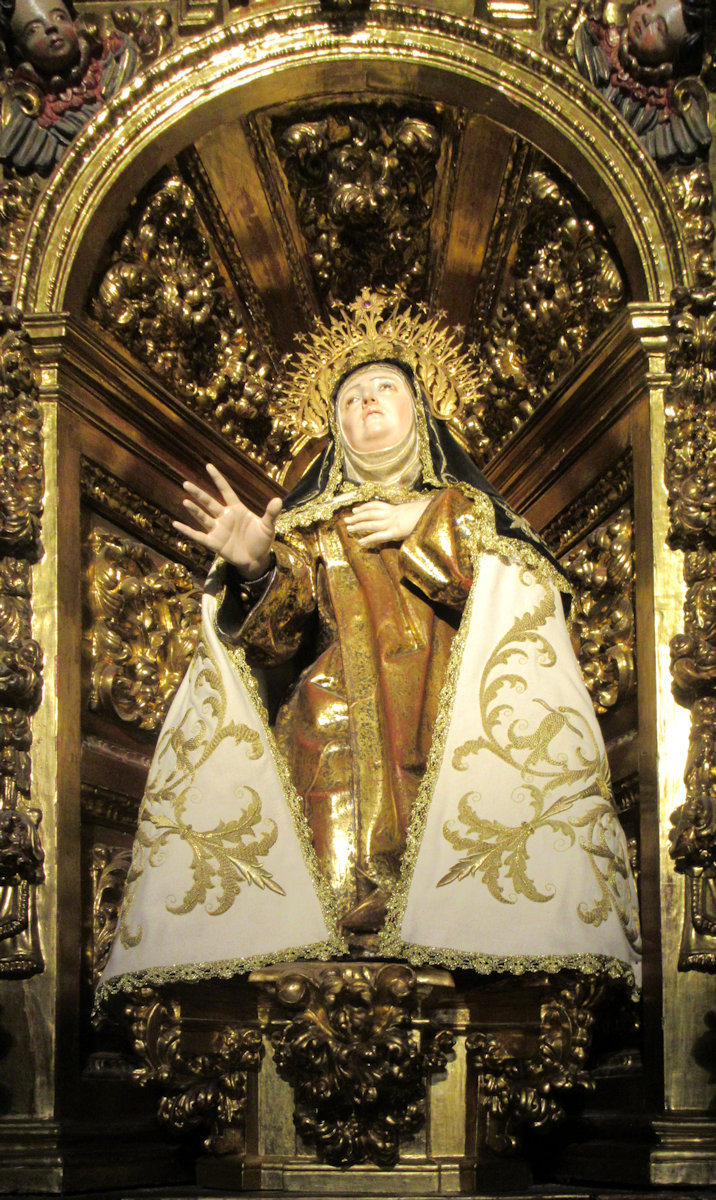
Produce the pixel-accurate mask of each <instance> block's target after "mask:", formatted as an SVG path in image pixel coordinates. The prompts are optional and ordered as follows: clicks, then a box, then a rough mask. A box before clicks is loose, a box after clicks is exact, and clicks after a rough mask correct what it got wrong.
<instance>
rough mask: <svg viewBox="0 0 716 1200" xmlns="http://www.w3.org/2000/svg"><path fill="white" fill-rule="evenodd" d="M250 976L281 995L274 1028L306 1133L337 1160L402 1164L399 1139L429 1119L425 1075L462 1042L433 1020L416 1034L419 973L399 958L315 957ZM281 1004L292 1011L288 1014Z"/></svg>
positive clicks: (282, 1069)
mask: <svg viewBox="0 0 716 1200" xmlns="http://www.w3.org/2000/svg"><path fill="white" fill-rule="evenodd" d="M423 974H425V973H423ZM434 976H435V978H434V980H432V981H431V983H432V986H437V987H439V986H441V985H442V986H445V979H446V975H445V972H442V971H440V972H437V971H436V972H434ZM447 978H448V979H449V977H447ZM251 981H252V982H253V981H255V982H257V983H259V984H260V985H261V986H262V987H263V988H264V989H265V990H267V991H268V992H269V993H270V994H271V995H272V996H273V997H274V999H275V1002H276V1005H277V1010H276V1011H275V1012H274V1014H273V1019H272V1022H271V1024H270V1030H269V1032H270V1037H271V1042H272V1044H273V1047H274V1055H275V1059H276V1065H277V1067H278V1070H279V1073H280V1074H281V1075H282V1076H283V1077H284V1078H286V1079H287V1080H288V1081H289V1082H290V1083H291V1084H292V1085H293V1087H294V1094H295V1105H296V1107H295V1113H294V1123H295V1125H296V1129H297V1130H298V1132H299V1134H300V1135H301V1137H302V1138H303V1139H304V1140H307V1141H309V1142H311V1143H312V1144H313V1145H315V1148H316V1152H317V1154H318V1157H319V1159H320V1160H321V1161H324V1162H327V1163H330V1164H331V1165H332V1166H337V1167H348V1166H353V1165H354V1164H356V1163H361V1162H373V1163H376V1164H377V1165H378V1166H381V1167H391V1166H394V1165H395V1164H396V1163H397V1162H398V1158H399V1153H400V1142H401V1139H403V1138H409V1137H410V1136H411V1135H413V1134H414V1133H415V1132H416V1131H417V1130H418V1129H419V1128H421V1126H422V1125H423V1123H424V1120H425V1113H424V1106H423V1101H424V1097H425V1087H426V1079H427V1077H428V1076H429V1074H430V1072H431V1071H434V1070H442V1069H444V1067H445V1063H446V1056H447V1055H448V1053H449V1052H450V1051H451V1050H452V1047H453V1044H454V1037H453V1035H452V1033H451V1032H449V1031H448V1030H447V1029H438V1028H437V1027H435V1026H432V1025H430V1023H428V1024H427V1028H425V1029H424V1031H423V1038H422V1043H421V1042H419V1041H418V1039H417V1037H416V1033H415V1027H414V1024H413V1020H412V1018H413V1017H414V1015H415V1012H416V1009H417V1008H418V1002H419V996H420V991H421V985H420V981H419V978H418V975H417V973H416V972H415V971H413V970H412V969H411V968H410V967H408V966H405V965H403V964H401V963H354V964H348V963H335V964H332V965H330V966H323V965H322V964H312V965H308V966H306V967H303V968H292V969H290V970H288V971H286V970H284V971H281V969H280V968H278V969H275V970H274V971H271V969H269V970H267V971H264V972H260V971H259V972H255V973H254V975H253V976H252V977H251ZM423 989H424V982H423ZM281 1009H283V1010H284V1011H287V1012H288V1013H289V1014H292V1015H291V1016H290V1017H289V1018H288V1019H286V1018H284V1019H283V1020H281V1019H280V1016H279V1012H280V1010H281Z"/></svg>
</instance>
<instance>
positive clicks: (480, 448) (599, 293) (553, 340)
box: [467, 170, 627, 464]
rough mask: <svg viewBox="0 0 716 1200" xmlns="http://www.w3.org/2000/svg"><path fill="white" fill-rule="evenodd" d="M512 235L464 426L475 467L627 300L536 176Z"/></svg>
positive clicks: (611, 261) (597, 245) (599, 248)
mask: <svg viewBox="0 0 716 1200" xmlns="http://www.w3.org/2000/svg"><path fill="white" fill-rule="evenodd" d="M519 212H520V216H519V220H520V227H519V233H518V236H517V240H516V245H515V250H514V256H513V258H512V259H511V262H510V266H509V270H508V272H507V274H506V277H505V281H504V283H503V286H502V289H501V292H500V296H499V300H498V304H497V309H496V313H495V317H494V319H493V321H492V322H491V324H490V329H489V333H488V335H487V338H486V341H485V342H484V344H483V345H482V346H480V347H476V348H475V349H476V353H477V354H478V357H480V358H481V359H482V360H483V361H484V363H485V366H486V368H487V372H488V376H487V384H486V396H485V403H484V407H483V408H482V411H481V412H476V413H475V414H474V415H473V419H472V421H471V422H470V423H469V425H468V429H467V432H468V436H469V437H470V441H471V449H472V451H473V454H474V456H475V457H476V459H477V460H478V462H479V463H480V464H483V463H485V462H486V461H487V460H488V459H489V458H490V457H491V456H492V455H493V454H495V453H496V452H497V451H498V450H499V449H500V448H501V447H502V446H503V445H504V444H505V442H506V441H508V439H509V438H510V437H511V435H512V434H513V433H515V432H516V430H517V429H519V427H520V426H521V425H522V424H524V422H525V421H526V420H527V418H528V417H529V416H530V415H531V414H532V413H533V412H534V411H535V409H536V408H538V407H539V405H540V404H541V403H542V402H543V400H545V399H546V398H547V396H548V394H549V392H550V390H551V388H552V387H553V385H554V384H555V383H556V382H557V381H558V380H559V379H560V377H561V376H562V375H564V373H565V372H566V371H567V370H568V369H569V368H570V367H571V366H573V364H574V363H576V362H577V360H578V359H579V358H580V356H581V355H582V353H583V352H584V350H585V349H586V348H587V347H588V346H589V345H590V344H591V343H592V342H593V341H594V340H595V338H597V337H598V335H599V334H600V333H601V332H602V330H604V329H605V328H606V326H607V325H608V324H609V322H610V321H611V320H612V318H613V317H614V315H615V313H616V312H617V311H619V309H621V308H622V307H623V306H624V304H625V301H626V299H627V297H626V295H625V287H624V283H623V280H622V277H621V273H620V269H619V266H618V264H617V262H616V259H615V258H614V256H613V254H612V251H611V249H610V247H609V244H608V242H607V238H606V234H605V233H604V232H603V231H602V230H601V229H599V228H598V227H597V225H596V222H595V220H594V218H593V217H592V216H591V215H589V214H588V213H587V211H586V208H585V205H584V203H583V202H582V201H581V200H580V199H579V198H578V197H576V196H571V195H570V194H568V191H567V189H566V187H565V186H564V185H563V184H562V183H561V182H559V181H558V180H557V179H556V178H551V177H550V175H548V174H547V173H546V172H545V171H543V170H539V171H537V170H535V171H532V172H531V173H530V174H529V175H528V177H527V181H526V185H525V189H524V192H523V194H522V196H521V198H520V202H519Z"/></svg>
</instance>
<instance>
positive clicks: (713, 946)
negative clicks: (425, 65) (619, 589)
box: [665, 266, 716, 971]
mask: <svg viewBox="0 0 716 1200" xmlns="http://www.w3.org/2000/svg"><path fill="white" fill-rule="evenodd" d="M670 319H671V345H670V354H669V366H670V367H671V370H672V379H671V385H670V387H669V389H668V392H667V396H666V466H665V475H666V484H667V488H668V493H669V509H670V517H671V526H670V539H671V543H672V545H674V546H678V547H680V548H682V549H684V550H685V551H686V553H685V555H684V578H685V582H686V599H685V604H684V632H683V634H679V635H678V636H677V637H674V638H673V639H672V642H671V662H672V674H673V677H674V691H675V694H676V696H677V699H678V700H679V701H680V702H681V703H682V704H685V705H687V706H689V707H690V708H691V734H690V741H689V752H688V758H687V763H686V772H685V776H684V780H685V784H686V799H685V801H684V803H683V804H682V805H681V806H680V807H679V808H677V809H676V811H675V812H674V813H673V814H672V817H671V820H672V824H673V829H672V832H671V835H670V836H671V856H672V858H673V860H674V866H675V870H677V871H679V872H681V873H682V874H685V875H686V876H687V888H686V912H685V916H684V927H683V936H682V943H681V952H680V957H679V965H680V967H681V968H682V969H686V968H689V967H691V968H700V969H705V970H711V971H713V970H716V770H715V769H714V764H715V762H716V688H715V685H716V384H715V382H714V381H715V380H716V271H714V269H713V267H712V266H708V267H704V270H703V271H702V273H701V276H700V279H699V283H698V285H697V286H695V287H693V288H691V289H688V290H687V289H682V290H680V291H676V292H675V293H674V297H673V302H672V309H671V314H670Z"/></svg>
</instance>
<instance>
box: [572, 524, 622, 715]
mask: <svg viewBox="0 0 716 1200" xmlns="http://www.w3.org/2000/svg"><path fill="white" fill-rule="evenodd" d="M562 565H563V566H564V568H565V569H566V571H567V573H568V574H569V576H570V578H571V579H572V581H573V583H574V585H575V588H576V593H577V594H576V600H575V603H574V611H573V630H574V633H575V635H576V637H577V639H578V643H579V649H578V658H579V664H580V666H581V668H582V674H583V675H584V680H585V682H586V685H587V688H588V689H589V694H590V696H591V697H592V702H593V704H594V708H595V711H596V712H598V713H605V712H608V711H609V710H612V709H615V708H617V707H618V706H619V705H620V704H621V703H623V701H624V700H626V699H627V698H628V697H629V696H631V695H632V694H633V692H634V690H635V687H636V677H635V666H634V652H635V626H634V552H633V530H632V516H631V511H630V509H629V508H622V509H620V511H619V512H617V513H615V514H614V516H613V517H612V519H611V520H610V521H608V522H606V524H604V525H600V526H599V527H598V528H597V529H595V530H594V531H593V532H592V533H590V534H589V536H588V538H587V540H586V542H585V544H584V545H583V546H581V547H579V548H578V549H576V550H572V551H571V552H570V553H569V554H567V555H566V557H565V558H563V559H562Z"/></svg>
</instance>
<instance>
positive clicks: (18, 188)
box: [0, 176, 40, 304]
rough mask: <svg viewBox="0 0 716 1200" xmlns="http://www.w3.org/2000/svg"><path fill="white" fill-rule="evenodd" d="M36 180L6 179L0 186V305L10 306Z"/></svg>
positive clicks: (30, 213)
mask: <svg viewBox="0 0 716 1200" xmlns="http://www.w3.org/2000/svg"><path fill="white" fill-rule="evenodd" d="M39 190H40V189H39V184H38V182H37V180H36V179H35V178H34V177H32V176H30V178H28V179H5V180H3V182H2V183H1V184H0V303H2V304H10V303H11V302H12V294H13V290H14V288H15V278H16V276H17V269H18V266H19V263H20V255H21V253H22V245H23V242H24V241H25V234H26V232H27V227H28V225H29V223H30V217H31V215H32V210H33V208H34V207H35V201H36V199H37V196H38V193H39Z"/></svg>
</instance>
